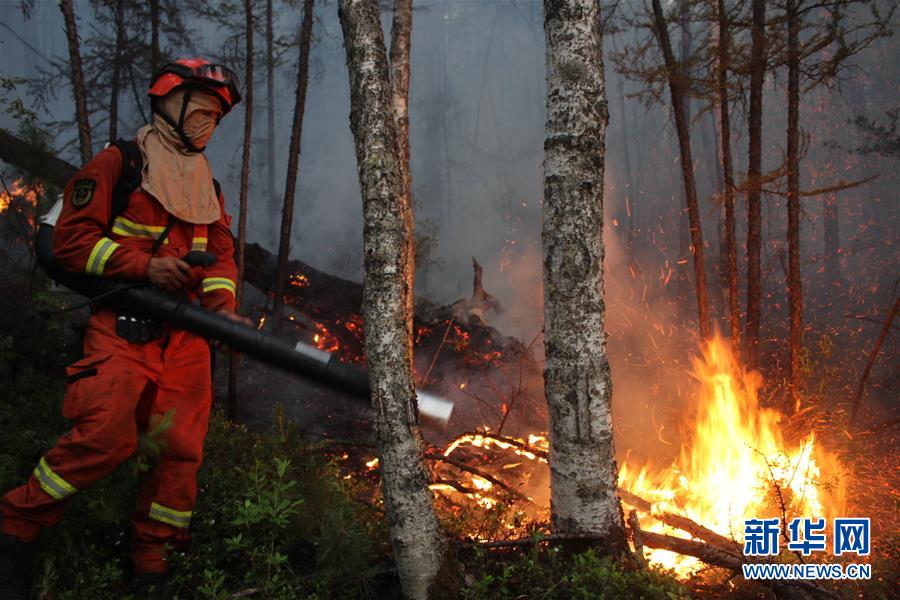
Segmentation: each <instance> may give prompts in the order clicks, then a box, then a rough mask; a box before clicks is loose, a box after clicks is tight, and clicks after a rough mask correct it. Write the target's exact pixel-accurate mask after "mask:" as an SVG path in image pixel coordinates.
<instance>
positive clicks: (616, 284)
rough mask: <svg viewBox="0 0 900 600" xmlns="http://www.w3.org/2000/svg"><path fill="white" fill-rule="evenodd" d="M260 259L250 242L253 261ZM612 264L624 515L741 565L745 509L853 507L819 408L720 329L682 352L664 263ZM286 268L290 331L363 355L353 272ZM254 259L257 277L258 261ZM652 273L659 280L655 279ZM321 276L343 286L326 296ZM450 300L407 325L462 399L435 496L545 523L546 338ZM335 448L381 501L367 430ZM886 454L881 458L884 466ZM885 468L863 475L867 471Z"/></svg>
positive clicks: (500, 529) (648, 530)
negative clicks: (792, 406)
mask: <svg viewBox="0 0 900 600" xmlns="http://www.w3.org/2000/svg"><path fill="white" fill-rule="evenodd" d="M260 257H262V260H260ZM613 258H615V257H613ZM251 260H253V259H252V258H251ZM267 260H268V259H267V258H266V257H265V256H264V255H263V254H259V253H258V254H257V267H264V266H265V264H267ZM608 262H610V259H609V258H608ZM613 267H615V268H611V269H610V271H611V272H612V273H615V275H613V276H611V277H610V280H609V284H608V285H609V288H608V294H607V295H608V298H610V299H609V301H608V302H609V304H608V307H607V308H608V313H607V316H608V323H609V326H610V337H611V341H610V349H611V352H613V354H612V355H611V357H610V360H611V362H612V364H613V372H614V374H617V381H616V382H615V384H614V389H615V394H614V398H615V402H616V408H615V414H616V445H617V449H618V451H619V452H618V454H619V467H620V482H619V483H620V496H621V498H622V500H623V507H624V509H625V512H626V515H628V514H630V513H631V512H632V511H634V518H633V520H632V521H631V528H632V529H635V528H636V529H637V530H638V531H640V532H643V533H644V534H645V535H646V536H648V537H651V536H653V535H657V536H661V537H662V538H665V539H666V540H672V539H674V540H682V541H684V542H686V543H696V544H699V545H701V546H702V548H709V547H714V548H716V549H717V551H718V550H720V551H722V552H724V553H725V555H727V556H730V557H732V558H733V560H734V561H738V563H739V561H740V560H741V551H740V543H741V541H742V538H743V529H742V528H743V520H744V519H745V518H753V517H757V518H763V517H780V518H782V520H783V521H785V520H789V519H791V518H793V517H798V516H807V517H813V518H817V517H826V518H829V519H832V518H833V517H835V516H839V515H841V514H850V513H852V512H853V510H854V509H855V508H857V507H858V506H859V505H858V504H857V505H856V506H854V505H852V504H851V505H850V506H849V508H848V504H849V503H848V502H847V494H848V490H849V489H850V487H857V488H858V487H859V486H861V485H862V486H865V485H866V482H861V481H859V480H860V479H861V478H860V477H859V476H856V477H848V472H849V471H850V470H851V469H853V468H856V467H857V465H859V464H860V462H861V461H865V460H867V459H865V458H863V457H859V456H857V457H852V456H848V454H847V452H846V444H841V443H840V442H841V440H840V439H835V438H836V436H835V427H834V423H833V422H830V421H829V417H828V412H827V410H824V409H820V410H808V411H806V412H805V413H803V414H799V415H794V416H793V417H792V418H790V419H788V418H787V417H785V416H784V415H782V414H781V413H780V412H779V411H778V410H777V409H776V408H775V406H777V402H773V396H772V390H773V389H776V390H777V386H772V385H768V386H766V385H764V383H765V382H764V381H763V379H762V377H761V376H760V375H759V373H756V372H749V371H747V370H746V369H744V367H743V366H742V365H741V364H740V362H739V360H738V359H737V358H736V357H735V356H734V355H733V354H732V351H731V348H730V344H729V342H728V341H727V340H724V339H722V338H719V337H716V338H715V339H714V340H712V341H710V342H709V343H708V344H706V345H704V346H703V347H702V349H701V350H699V351H697V352H696V353H693V354H694V355H693V356H692V353H691V352H684V351H683V350H684V349H685V348H687V347H691V346H693V347H699V342H697V340H696V338H695V337H694V336H692V335H690V334H688V333H686V332H687V331H689V329H686V328H685V326H684V325H680V326H679V325H672V323H677V322H679V316H678V314H679V313H678V309H677V307H676V306H675V305H674V304H673V303H672V301H671V297H670V296H668V295H666V294H665V293H663V292H660V291H659V289H660V288H662V289H665V288H666V286H668V285H669V283H670V281H671V277H672V274H671V270H670V271H669V272H668V273H666V272H660V273H659V274H655V275H654V274H648V273H646V272H645V273H642V272H640V270H639V269H638V268H637V267H635V266H634V265H629V264H619V265H613ZM292 268H296V270H295V274H294V276H293V277H292V281H294V282H296V283H294V285H293V286H292V287H291V289H290V290H289V292H288V298H287V300H288V303H289V304H291V305H293V307H294V308H296V309H297V310H298V312H297V313H295V314H294V318H293V320H292V321H291V322H292V323H293V325H294V326H295V327H296V328H297V332H298V333H299V335H300V336H301V337H304V339H306V340H307V341H310V343H314V344H316V345H317V346H318V347H319V348H320V349H323V350H328V351H331V352H337V353H338V355H339V356H341V358H342V360H346V361H352V362H362V361H363V360H364V352H363V337H362V322H361V318H360V317H359V308H358V307H359V304H358V302H360V301H361V289H359V286H358V285H357V284H350V283H349V282H342V283H340V282H339V283H334V282H331V283H329V282H328V281H327V280H326V283H325V284H323V283H322V281H323V280H322V279H321V277H320V275H319V273H317V272H316V271H315V270H314V269H311V268H310V267H308V266H306V265H303V264H302V263H295V264H293V265H292ZM526 270H527V269H526ZM530 270H532V271H533V269H530ZM250 273H251V275H250V277H251V278H252V277H258V278H259V279H260V280H261V281H266V272H265V268H262V269H257V270H256V271H255V274H254V271H251V272H250ZM657 276H658V279H659V281H658V282H657V287H656V288H654V287H653V285H650V283H652V281H653V279H654V277H657ZM641 282H643V283H641ZM323 286H324V287H323ZM329 286H331V289H332V290H334V289H338V290H343V291H344V292H346V293H345V294H343V295H341V294H338V296H332V297H333V298H337V301H336V302H329V301H327V300H326V298H327V297H328V292H327V289H328V287H329ZM354 286H355V287H354ZM323 289H324V290H326V291H324V292H323V291H322V290H323ZM526 289H531V288H526ZM654 289H656V292H654V291H653V290H654ZM538 295H539V294H538ZM348 298H349V300H348ZM458 304H459V303H457V305H454V306H433V305H424V304H423V305H420V306H418V307H417V312H416V321H415V329H414V342H415V352H416V364H415V371H416V378H417V384H418V385H419V386H420V387H425V388H427V389H430V390H433V391H436V392H438V393H441V394H443V395H445V396H447V397H449V398H451V399H453V400H454V401H455V402H456V412H455V413H454V417H453V420H452V421H451V423H450V426H449V427H448V428H447V430H445V431H440V430H436V429H428V428H427V427H426V431H425V434H426V438H427V439H429V441H430V442H431V444H433V445H431V446H429V447H428V448H427V449H426V464H427V467H428V469H429V472H430V475H431V480H432V483H431V489H432V491H433V492H434V496H435V502H436V506H437V507H438V508H439V511H440V514H441V515H442V516H443V520H444V523H445V525H446V526H447V528H448V530H449V531H451V532H453V533H454V534H455V535H456V537H457V538H458V539H460V540H468V541H469V542H479V541H487V540H491V541H494V542H497V541H503V540H507V541H512V540H519V539H521V538H527V537H529V536H531V535H533V534H535V533H540V534H548V533H549V527H548V523H549V518H548V517H549V514H548V513H549V490H548V487H549V469H548V467H547V453H548V440H547V438H546V436H545V434H544V433H543V432H544V431H546V418H547V417H546V409H545V406H544V400H543V389H542V381H541V362H542V356H541V353H542V348H541V347H540V336H539V335H538V336H536V337H534V338H533V339H532V340H531V342H530V343H529V344H528V345H525V344H523V343H521V342H519V341H516V340H514V339H511V338H507V337H504V336H502V335H501V334H500V333H499V332H498V331H496V330H495V329H493V328H491V327H489V326H487V325H486V324H485V323H484V322H483V320H482V318H481V315H478V317H477V318H467V316H466V315H464V314H462V315H461V314H460V312H459V311H458V310H454V308H457V309H458ZM531 304H533V305H534V306H530V305H529V306H528V310H527V311H526V312H528V313H529V315H527V318H529V319H530V320H531V321H534V322H539V321H540V320H539V319H535V312H536V311H535V310H534V309H535V308H537V309H539V308H540V302H539V300H535V301H534V302H532V303H531ZM516 308H517V307H515V306H513V307H512V309H511V312H515V311H516ZM520 316H521V315H517V316H516V317H517V318H518V317H520ZM509 317H510V315H509V314H508V313H507V314H506V315H505V316H504V319H507V320H508V318H509ZM494 322H497V321H496V320H494ZM676 339H680V343H675V342H674V340H676ZM615 349H618V352H617V351H616V350H615ZM623 349H627V352H623V351H622V350H623ZM678 349H680V350H681V353H680V354H679V352H678V351H677V350H678ZM447 432H464V433H456V434H455V435H454V434H451V433H447ZM329 437H331V436H329ZM334 448H335V450H334V451H333V454H332V455H333V457H334V458H335V459H336V461H337V463H338V464H339V466H340V468H341V469H342V471H343V473H344V476H345V478H347V479H349V480H351V481H352V482H354V487H355V489H356V490H357V495H358V497H359V499H360V500H361V501H363V502H365V503H367V504H369V505H371V506H374V507H375V508H377V509H380V498H379V493H380V492H379V486H378V482H379V465H378V461H377V459H375V458H374V449H373V447H372V445H371V440H370V438H369V439H367V440H361V439H356V440H346V439H344V440H340V441H336V443H335V445H334ZM838 452H840V456H838V454H837V453H838ZM869 462H871V460H869ZM894 462H895V461H892V460H891V459H888V460H887V464H886V468H888V469H890V468H892V467H891V465H893V463H894ZM857 473H858V471H857ZM886 476H887V477H889V475H886V474H885V473H880V474H879V473H872V477H871V478H870V479H869V480H868V481H869V482H875V481H877V480H878V479H879V478H884V477H886ZM876 488H877V489H880V490H882V491H885V490H887V491H886V493H885V494H882V495H880V496H879V497H878V502H879V504H884V502H885V499H886V498H889V497H890V496H891V495H892V494H894V493H895V492H893V491H890V490H893V489H896V486H894V485H892V484H890V483H889V482H885V483H884V485H881V484H879V485H877V486H876ZM872 493H873V494H875V493H876V492H872ZM876 495H877V494H876ZM846 510H850V513H846V512H845V511H846ZM873 510H875V507H872V506H870V507H868V508H866V512H867V513H871V512H872V511H873ZM889 516H890V515H889ZM893 518H894V517H893V516H890V518H889V520H890V521H891V522H893ZM651 539H652V538H651ZM656 539H657V541H659V539H660V538H656ZM667 543H670V545H671V543H672V542H667ZM676 545H677V543H676ZM647 547H648V550H647V557H648V559H649V560H650V561H652V562H653V563H656V564H659V565H663V566H666V567H669V568H672V569H674V570H675V571H676V572H678V573H679V574H680V575H682V576H685V577H687V576H690V575H693V574H697V573H699V572H700V571H701V569H703V568H705V563H704V561H703V560H701V559H699V558H696V557H692V556H689V555H686V554H684V553H682V552H678V553H674V552H671V551H667V550H666V549H665V548H659V547H656V546H653V545H652V544H651V543H648V544H647ZM702 548H701V549H702ZM670 549H671V548H670ZM689 549H690V548H689ZM729 560H731V559H729ZM706 564H708V562H707V563H706ZM719 566H723V565H719ZM726 568H728V567H726Z"/></svg>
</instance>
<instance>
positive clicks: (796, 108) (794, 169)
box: [786, 0, 803, 410]
mask: <svg viewBox="0 0 900 600" xmlns="http://www.w3.org/2000/svg"><path fill="white" fill-rule="evenodd" d="M786 12H787V30H788V36H787V37H788V39H787V68H788V89H787V96H788V98H787V100H788V119H787V120H788V124H787V209H788V227H787V240H788V304H789V307H790V315H791V318H790V321H791V325H790V345H789V364H790V389H791V395H792V397H793V405H794V406H793V407H794V410H799V408H800V393H799V392H800V353H801V351H802V346H803V294H802V291H801V281H800V15H799V13H798V11H797V0H787V11H786Z"/></svg>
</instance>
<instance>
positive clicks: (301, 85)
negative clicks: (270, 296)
mask: <svg viewBox="0 0 900 600" xmlns="http://www.w3.org/2000/svg"><path fill="white" fill-rule="evenodd" d="M313 1H314V0H304V2H303V25H302V26H301V29H300V57H299V59H298V60H297V99H296V102H295V103H294V121H293V125H292V126H291V145H290V148H289V150H288V165H287V179H286V180H285V184H284V205H283V207H282V211H281V236H280V238H279V242H278V271H277V272H276V275H275V285H274V286H273V289H274V293H275V298H274V300H273V306H272V324H273V326H274V328H275V331H279V330H280V329H281V325H282V321H283V319H284V286H285V284H286V282H287V278H288V272H287V268H288V259H289V258H290V253H291V227H292V225H293V221H294V195H295V191H296V189H297V169H298V167H299V165H300V138H301V137H302V135H303V112H304V110H305V108H306V88H307V85H308V84H309V47H310V44H311V43H312V26H313Z"/></svg>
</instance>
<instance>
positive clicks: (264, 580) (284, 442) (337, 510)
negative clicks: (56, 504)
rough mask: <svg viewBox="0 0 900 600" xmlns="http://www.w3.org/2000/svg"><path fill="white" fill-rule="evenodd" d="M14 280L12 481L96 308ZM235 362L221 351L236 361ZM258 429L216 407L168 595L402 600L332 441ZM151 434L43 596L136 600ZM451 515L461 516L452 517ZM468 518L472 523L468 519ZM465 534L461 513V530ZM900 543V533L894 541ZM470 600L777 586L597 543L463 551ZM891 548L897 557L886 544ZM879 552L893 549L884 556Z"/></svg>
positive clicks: (54, 553) (4, 309) (381, 531)
mask: <svg viewBox="0 0 900 600" xmlns="http://www.w3.org/2000/svg"><path fill="white" fill-rule="evenodd" d="M14 275H15V276H10V277H5V278H4V280H5V282H6V283H5V284H4V285H6V286H8V287H7V289H4V290H0V488H2V489H3V490H7V489H10V488H11V487H14V486H16V485H19V484H20V483H21V482H23V481H24V480H25V479H26V478H27V477H28V475H29V474H30V472H31V470H32V469H33V468H34V465H35V464H36V462H37V461H38V459H39V458H40V456H41V454H42V453H43V452H44V451H46V449H48V448H49V447H51V446H52V444H53V443H54V441H55V440H56V439H57V438H58V437H59V435H61V434H62V433H64V432H65V431H66V430H67V428H68V427H69V424H68V423H67V422H66V421H65V420H64V419H63V418H62V417H61V416H60V406H61V402H62V398H63V392H64V385H65V375H64V367H65V365H67V364H69V363H70V362H72V360H74V359H75V357H76V356H77V355H78V353H79V351H80V349H79V346H80V336H81V330H82V328H83V323H84V316H85V315H84V313H83V312H81V313H79V312H75V313H61V314H56V315H53V316H50V317H43V316H40V315H39V314H38V313H39V312H40V311H45V312H46V311H52V310H56V309H58V308H60V307H61V305H62V301H61V299H60V298H59V297H58V296H57V295H55V294H52V293H49V292H48V291H47V290H46V289H45V287H44V285H45V284H44V282H42V280H41V277H40V276H38V277H37V278H32V277H31V275H30V274H29V273H27V272H18V273H15V274H14ZM224 362H225V361H222V363H220V364H223V363H224ZM274 413H275V414H274V416H273V418H272V419H271V420H270V421H269V423H264V422H263V421H264V420H263V419H258V420H256V422H255V424H254V427H253V429H252V430H251V429H248V427H246V426H244V425H237V424H233V423H231V422H229V421H227V420H226V419H225V418H224V417H223V416H222V415H221V414H220V412H219V411H218V410H217V411H215V413H214V415H213V417H212V419H211V422H210V430H209V434H208V437H207V440H206V445H205V457H204V459H205V460H204V465H203V467H202V468H201V470H200V473H199V476H198V485H199V490H200V495H199V502H198V505H197V507H196V510H195V514H194V519H193V521H192V532H193V536H194V542H193V546H192V548H191V550H190V551H189V552H187V553H183V554H176V555H175V556H174V559H173V565H174V573H175V575H174V577H173V579H172V581H171V583H170V586H169V589H168V594H169V596H170V597H177V598H215V599H224V598H236V597H245V598H297V597H305V598H398V597H399V583H398V579H397V576H396V569H395V566H394V565H393V562H392V558H391V552H390V544H389V538H388V532H387V527H386V524H385V522H384V519H383V515H382V514H381V512H380V511H379V510H378V509H377V507H373V506H370V505H368V504H366V503H363V502H360V501H359V500H358V498H359V497H360V496H362V495H365V493H366V492H367V490H361V489H360V486H362V487H365V486H370V485H371V482H369V481H366V480H365V479H360V480H357V479H355V478H349V479H348V478H347V477H346V475H345V474H344V473H343V472H342V471H341V469H340V468H339V465H338V464H336V461H335V460H334V457H333V455H332V454H330V453H329V452H326V451H325V448H324V446H323V444H322V443H321V442H317V441H310V438H309V436H308V435H303V432H301V431H299V430H298V428H297V427H296V425H295V424H294V423H293V422H292V421H291V420H290V419H289V418H286V417H285V416H284V411H282V410H278V409H277V408H276V409H275V410H274ZM158 433H159V432H157V434H156V435H155V434H154V432H150V433H148V434H147V435H144V436H143V437H142V440H141V444H140V447H139V450H138V452H137V453H136V455H135V456H134V457H133V458H132V459H131V460H129V461H128V462H127V463H126V464H124V465H122V466H121V467H120V468H119V469H118V470H117V471H116V472H115V473H114V474H113V475H111V476H110V477H108V478H107V479H105V480H103V481H102V482H100V483H98V484H97V485H96V486H94V487H93V488H91V489H89V490H87V491H85V492H84V493H81V494H78V495H77V496H76V497H74V498H73V500H72V501H71V503H70V506H69V507H68V513H67V518H65V519H64V520H63V522H62V523H60V524H59V525H56V526H54V527H53V528H51V529H50V530H49V531H47V532H46V533H45V535H43V536H42V538H41V539H40V541H39V542H38V543H39V552H38V555H37V560H36V561H35V564H34V570H33V572H32V573H30V575H31V578H32V581H33V589H34V595H33V597H36V598H43V599H48V600H50V599H53V600H55V599H69V598H72V599H74V598H92V599H94V598H96V599H103V598H129V597H132V596H130V594H129V591H128V590H129V588H128V585H129V584H128V581H129V572H128V566H127V564H128V560H127V555H128V547H129V535H130V534H129V530H130V527H129V516H130V514H131V511H132V507H133V506H134V503H135V496H136V489H137V480H138V478H139V477H140V474H141V473H142V472H143V471H145V470H146V469H147V468H148V466H149V465H150V463H151V462H152V456H153V454H154V452H157V451H159V450H160V449H161V448H160V444H159V436H158ZM442 518H444V519H448V518H452V515H442ZM457 525H459V524H457ZM460 527H461V529H464V528H465V527H464V524H463V525H462V526H460ZM895 545H896V544H895ZM456 556H457V558H458V559H459V560H460V563H459V564H460V575H461V577H460V580H461V586H462V587H461V590H460V597H464V598H546V599H549V598H576V597H577V598H610V599H612V598H616V599H619V598H635V599H636V598H648V599H655V598H659V599H660V600H669V599H675V598H687V597H711V598H716V597H736V598H760V597H771V594H772V592H771V591H770V590H768V589H767V588H764V587H761V586H753V585H748V584H746V583H744V582H739V583H738V579H737V578H730V577H728V576H727V575H726V574H723V573H717V574H713V575H711V576H709V577H706V578H704V579H702V580H699V579H698V580H695V581H692V582H679V581H677V580H676V579H675V578H674V577H673V576H672V575H671V574H669V573H665V572H662V571H658V570H655V569H637V568H634V567H631V566H627V565H622V564H619V563H617V562H614V561H610V560H608V559H601V558H598V557H597V556H596V555H595V554H594V553H593V552H591V551H587V552H583V553H578V554H575V555H571V554H567V553H566V552H564V551H561V550H560V549H558V548H551V549H547V548H545V547H543V546H540V545H535V546H533V547H531V548H528V549H522V550H505V551H486V550H471V549H460V550H459V551H458V552H457V553H456ZM880 556H893V557H894V558H896V557H897V556H898V554H897V553H896V551H895V552H894V553H893V554H881V555H880ZM879 560H880V559H879ZM873 571H874V573H875V578H874V579H873V580H872V581H870V582H868V583H867V584H866V586H865V587H864V586H862V585H860V586H853V587H852V588H851V587H847V586H843V588H841V589H839V588H838V587H837V586H836V587H835V588H834V589H835V590H836V591H837V592H838V593H839V594H840V595H841V596H842V597H846V598H851V597H860V595H864V596H865V597H871V598H889V597H891V594H892V593H893V592H890V590H891V589H894V590H896V589H897V563H896V562H894V561H893V559H889V560H887V561H886V562H885V561H881V562H876V564H875V566H874V567H873Z"/></svg>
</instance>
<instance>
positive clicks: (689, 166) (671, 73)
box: [652, 0, 710, 340]
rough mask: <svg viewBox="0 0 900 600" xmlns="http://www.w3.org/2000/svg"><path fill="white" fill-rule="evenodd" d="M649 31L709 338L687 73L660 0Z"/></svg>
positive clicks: (700, 307)
mask: <svg viewBox="0 0 900 600" xmlns="http://www.w3.org/2000/svg"><path fill="white" fill-rule="evenodd" d="M652 4H653V33H654V35H655V36H656V40H657V42H658V43H659V47H660V51H661V52H662V55H663V60H664V61H665V66H666V73H667V79H668V83H669V92H670V96H671V99H672V112H673V114H674V117H675V130H676V132H677V134H678V148H679V152H680V154H681V176H682V181H683V183H684V198H685V203H686V204H687V211H688V219H689V221H690V232H691V255H692V256H693V259H694V283H695V286H696V292H697V317H698V321H699V325H700V337H701V338H702V339H704V340H705V339H709V337H710V329H709V294H708V292H707V287H706V267H705V264H704V260H703V232H702V228H701V224H700V206H699V203H698V201H697V184H696V181H695V179H694V160H693V157H692V155H691V132H690V124H689V123H688V115H687V106H686V104H685V98H686V96H687V94H686V90H685V88H686V84H687V75H686V73H685V72H684V64H683V63H682V62H679V61H676V60H675V55H674V53H673V52H672V43H671V41H670V40H669V31H668V26H667V25H666V18H665V15H664V14H663V11H662V6H661V5H660V0H653V2H652Z"/></svg>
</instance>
